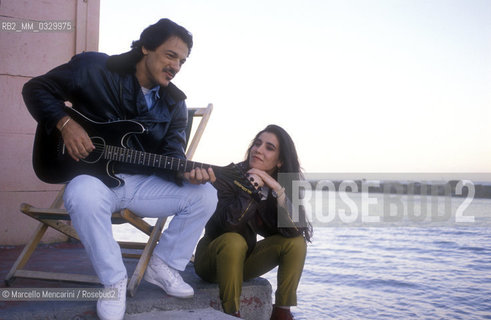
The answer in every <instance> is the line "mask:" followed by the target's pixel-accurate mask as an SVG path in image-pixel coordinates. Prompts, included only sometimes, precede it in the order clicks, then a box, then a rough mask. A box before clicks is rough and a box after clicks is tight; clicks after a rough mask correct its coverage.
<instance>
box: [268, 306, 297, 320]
mask: <svg viewBox="0 0 491 320" xmlns="http://www.w3.org/2000/svg"><path fill="white" fill-rule="evenodd" d="M270 320H295V319H293V315H292V313H291V312H290V309H284V308H278V307H277V306H273V312H272V313H271V319H270Z"/></svg>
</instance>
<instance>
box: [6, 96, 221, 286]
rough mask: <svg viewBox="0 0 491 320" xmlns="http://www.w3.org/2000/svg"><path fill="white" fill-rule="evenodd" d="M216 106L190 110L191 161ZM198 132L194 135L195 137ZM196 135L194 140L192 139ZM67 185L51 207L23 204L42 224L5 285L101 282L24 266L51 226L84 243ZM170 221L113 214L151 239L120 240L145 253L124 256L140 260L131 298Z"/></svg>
mask: <svg viewBox="0 0 491 320" xmlns="http://www.w3.org/2000/svg"><path fill="white" fill-rule="evenodd" d="M212 109H213V105H212V104H209V105H208V106H207V107H206V108H189V109H188V127H187V129H186V130H187V136H188V140H187V141H188V144H187V151H186V156H187V159H192V157H193V156H194V153H195V151H196V148H197V147H198V143H199V141H200V139H201V136H202V134H203V132H204V130H205V127H206V124H207V123H208V119H209V118H210V115H211V111H212ZM194 117H200V118H201V119H200V121H199V124H198V126H197V127H196V129H195V130H194V131H193V119H194ZM193 132H194V134H193ZM191 136H192V139H191ZM64 190H65V186H63V187H62V188H61V190H60V191H59V192H58V194H57V196H56V198H55V199H54V201H53V203H52V204H51V206H50V207H49V208H36V207H33V206H31V205H30V204H27V203H23V204H21V207H20V210H21V212H22V213H24V214H26V215H28V216H30V217H32V218H34V219H36V220H38V221H40V224H39V225H38V227H37V228H36V230H35V232H34V234H33V236H32V238H31V240H30V241H29V242H28V243H27V244H26V246H25V247H24V249H23V251H22V252H21V254H20V255H19V257H18V258H17V260H16V261H15V263H14V265H13V266H12V268H11V269H10V272H9V273H8V274H7V277H6V278H5V283H6V284H7V285H10V284H11V282H12V281H13V280H14V279H15V278H31V279H44V280H62V281H71V282H84V283H100V281H99V278H98V277H97V276H95V275H86V274H74V273H58V272H45V271H36V270H26V269H24V266H25V265H26V263H27V262H28V261H29V259H30V257H31V255H32V254H33V253H34V251H35V249H36V247H37V246H38V245H39V243H40V241H41V239H42V237H43V235H44V234H45V232H46V230H47V229H48V227H51V228H54V229H56V230H58V231H59V232H61V233H63V234H65V235H67V236H69V237H71V238H73V239H77V240H80V239H79V237H78V235H77V233H76V231H75V229H74V228H73V227H72V226H71V225H69V224H67V221H68V220H70V216H69V215H68V213H67V212H66V210H65V209H64V208H62V206H63V192H64ZM165 222H166V218H159V219H157V221H156V223H155V225H154V226H151V225H150V224H148V223H147V222H146V221H144V220H143V219H142V218H141V217H139V216H137V215H135V214H134V213H133V212H131V211H130V210H128V209H123V210H121V211H119V212H115V213H113V215H112V223H113V224H119V223H130V224H131V225H133V226H134V227H136V228H137V229H139V230H140V231H142V232H144V233H145V234H147V235H148V236H149V238H148V241H147V242H146V243H142V242H124V241H118V243H119V245H120V247H121V248H124V249H141V250H143V251H142V252H141V254H134V253H133V254H131V253H123V256H124V257H129V258H138V259H139V260H138V263H137V265H136V268H135V271H134V272H133V275H132V276H131V278H130V279H129V282H128V293H129V294H130V296H134V294H135V292H136V289H137V288H138V285H139V284H140V281H141V279H142V277H143V275H144V273H145V270H146V268H147V265H148V262H149V260H150V257H151V256H152V253H153V249H154V248H155V246H156V245H157V242H158V240H159V239H160V235H161V234H162V229H163V228H164V224H165Z"/></svg>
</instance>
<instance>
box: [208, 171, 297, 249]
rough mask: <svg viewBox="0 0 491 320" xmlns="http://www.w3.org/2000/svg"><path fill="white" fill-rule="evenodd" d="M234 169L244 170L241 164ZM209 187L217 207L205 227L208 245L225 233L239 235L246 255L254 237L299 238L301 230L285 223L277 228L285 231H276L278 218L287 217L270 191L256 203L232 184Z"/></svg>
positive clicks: (218, 184) (229, 182)
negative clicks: (246, 248) (265, 197)
mask: <svg viewBox="0 0 491 320" xmlns="http://www.w3.org/2000/svg"><path fill="white" fill-rule="evenodd" d="M238 165H239V166H241V167H242V169H243V171H244V172H245V171H246V170H247V166H246V164H245V162H242V163H239V164H238ZM213 185H214V186H215V188H216V189H217V190H218V204H217V208H216V211H215V213H214V214H213V216H212V217H211V218H210V220H208V223H207V224H206V227H205V237H206V238H208V239H209V240H210V241H212V240H214V239H215V238H217V237H219V236H220V235H222V234H224V233H226V232H236V233H239V234H240V235H242V236H243V237H244V239H245V240H246V242H247V246H248V251H247V254H248V255H249V254H250V253H251V252H252V250H253V249H254V247H255V246H256V240H257V235H258V234H259V235H261V236H263V237H265V238H266V237H269V236H272V235H275V234H280V235H282V236H284V237H288V238H290V237H296V236H299V235H302V234H303V230H304V229H302V228H301V227H298V226H296V224H294V223H293V222H291V224H290V222H289V221H286V220H283V222H282V223H280V224H281V225H283V226H287V225H289V227H278V217H279V216H280V217H283V218H284V219H288V218H287V217H289V213H288V212H287V211H286V210H285V209H283V208H278V206H277V200H276V198H274V197H273V196H272V195H271V190H270V191H269V194H268V197H267V199H265V200H261V201H257V200H255V199H254V198H253V197H252V196H251V195H249V194H248V193H246V192H244V191H242V190H241V189H240V188H238V187H237V186H236V185H234V183H233V182H232V181H229V180H222V179H218V180H217V181H216V182H215V183H214V184H213Z"/></svg>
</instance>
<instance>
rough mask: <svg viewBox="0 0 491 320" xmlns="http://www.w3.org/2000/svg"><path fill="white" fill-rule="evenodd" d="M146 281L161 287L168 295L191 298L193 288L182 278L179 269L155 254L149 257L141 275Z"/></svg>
mask: <svg viewBox="0 0 491 320" xmlns="http://www.w3.org/2000/svg"><path fill="white" fill-rule="evenodd" d="M143 279H145V280H146V281H148V282H150V283H153V284H154V285H156V286H159V287H161V288H162V289H164V291H165V292H166V293H167V294H168V295H169V296H173V297H177V298H191V297H193V295H194V290H193V288H192V287H191V286H190V285H189V284H187V283H186V282H184V280H182V277H181V275H180V274H179V271H177V270H176V269H174V268H172V267H170V266H168V265H167V263H165V262H164V261H162V260H161V259H160V258H158V257H156V256H152V258H150V262H149V263H148V267H147V272H146V273H145V276H144V277H143Z"/></svg>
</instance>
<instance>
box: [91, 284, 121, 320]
mask: <svg viewBox="0 0 491 320" xmlns="http://www.w3.org/2000/svg"><path fill="white" fill-rule="evenodd" d="M127 283H128V278H127V277H124V279H123V280H120V281H119V282H117V283H115V284H113V285H110V286H104V293H105V296H104V297H101V298H99V300H97V315H98V316H99V319H101V320H123V318H124V313H125V311H126V285H127ZM113 290H116V291H115V292H114V291H113ZM113 292H114V293H113ZM114 294H116V295H117V296H115V295H114ZM115 298H116V299H115Z"/></svg>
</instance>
